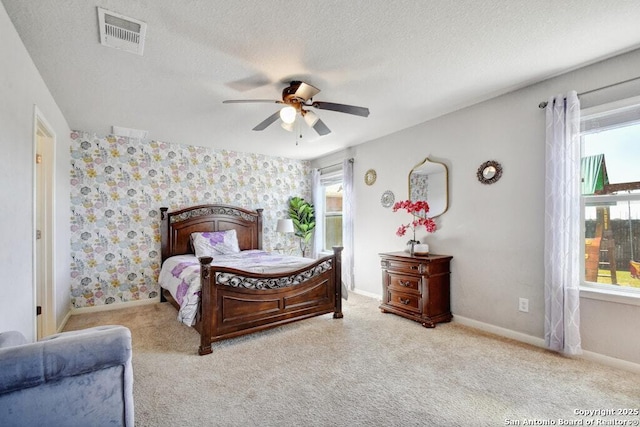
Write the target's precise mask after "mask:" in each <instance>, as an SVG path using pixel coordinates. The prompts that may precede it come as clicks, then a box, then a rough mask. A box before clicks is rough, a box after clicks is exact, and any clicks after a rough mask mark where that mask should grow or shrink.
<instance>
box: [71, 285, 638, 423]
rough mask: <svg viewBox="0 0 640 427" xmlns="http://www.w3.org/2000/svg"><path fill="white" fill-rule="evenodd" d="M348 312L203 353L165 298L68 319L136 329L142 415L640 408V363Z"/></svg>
mask: <svg viewBox="0 0 640 427" xmlns="http://www.w3.org/2000/svg"><path fill="white" fill-rule="evenodd" d="M343 311H344V319H333V318H332V316H331V315H324V316H320V317H316V318H312V319H307V320H303V321H301V322H297V323H294V324H290V325H286V326H282V327H279V328H275V329H271V330H268V331H265V332H261V333H257V334H253V335H250V336H244V337H240V338H235V339H231V340H226V341H222V342H219V343H214V347H213V349H214V350H213V354H210V355H207V356H198V355H197V348H198V343H199V336H198V334H197V332H196V331H195V330H193V329H191V328H189V327H187V326H184V325H182V324H180V323H178V321H177V320H176V314H177V312H176V310H175V309H174V308H173V307H172V306H170V305H169V304H168V303H165V304H154V305H149V306H142V307H131V308H125V309H121V310H116V311H110V312H99V313H90V314H82V315H77V316H72V317H71V319H70V320H69V322H68V323H67V325H66V328H65V330H75V329H83V328H86V327H90V326H95V325H102V324H120V325H124V326H127V327H128V328H129V329H131V332H132V336H133V370H134V381H135V382H134V399H135V411H136V425H139V426H196V425H206V426H301V425H305V426H499V425H509V420H515V421H519V422H520V425H523V423H524V421H526V420H530V421H536V420H553V421H554V422H555V423H556V425H558V424H559V421H560V420H583V422H585V421H586V420H594V422H596V420H604V421H612V420H614V419H615V420H624V419H628V420H639V419H640V417H623V416H618V415H613V416H586V415H577V414H576V413H575V411H576V410H599V409H617V408H638V407H640V375H638V374H633V373H629V372H625V371H620V370H615V369H611V368H608V367H605V366H601V365H598V364H595V363H592V362H588V361H584V360H573V359H568V358H564V357H561V356H559V355H557V354H555V353H551V352H548V351H545V350H542V349H539V348H536V347H531V346H528V345H524V344H521V343H518V342H515V341H510V340H506V339H502V338H499V337H495V336H492V335H489V334H484V333H481V332H478V331H476V330H473V329H470V328H466V327H464V326H461V325H458V324H455V323H449V324H440V325H438V327H437V328H435V329H426V328H423V327H422V326H421V325H420V324H418V323H416V322H412V321H410V320H407V319H404V318H401V317H399V316H395V315H393V314H383V313H381V312H380V311H379V310H378V301H376V300H375V299H371V298H367V297H364V296H361V295H355V294H351V295H349V300H348V301H344V304H343ZM511 425H515V424H511ZM594 425H597V424H594ZM600 425H604V424H600Z"/></svg>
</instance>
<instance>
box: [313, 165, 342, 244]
mask: <svg viewBox="0 0 640 427" xmlns="http://www.w3.org/2000/svg"><path fill="white" fill-rule="evenodd" d="M342 177H343V174H342V165H335V166H331V167H328V168H325V169H324V170H323V171H322V172H321V174H320V185H319V191H318V193H319V194H317V195H316V196H314V200H316V204H315V208H316V226H317V228H318V234H319V235H321V236H322V242H321V244H320V246H321V248H320V247H318V246H316V247H317V248H318V250H320V251H321V252H323V253H332V252H333V246H342V197H343V194H344V191H343V187H342V184H343V182H342Z"/></svg>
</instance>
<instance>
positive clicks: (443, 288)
mask: <svg viewBox="0 0 640 427" xmlns="http://www.w3.org/2000/svg"><path fill="white" fill-rule="evenodd" d="M380 258H381V266H382V304H381V305H380V310H382V312H383V313H394V314H398V315H400V316H404V317H406V318H408V319H412V320H415V321H416V322H420V323H422V326H424V327H426V328H435V326H436V323H442V322H449V321H451V319H452V317H453V316H452V315H451V304H450V285H449V271H450V270H449V262H450V261H451V259H452V258H453V257H452V256H448V255H428V256H411V255H409V254H408V253H406V252H388V253H382V254H380Z"/></svg>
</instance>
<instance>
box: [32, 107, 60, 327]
mask: <svg viewBox="0 0 640 427" xmlns="http://www.w3.org/2000/svg"><path fill="white" fill-rule="evenodd" d="M55 140H56V138H55V133H54V132H53V130H52V128H51V126H49V124H48V123H47V121H46V119H45V118H44V116H43V115H42V113H41V112H40V110H38V108H37V107H35V111H34V149H35V156H34V157H35V159H34V163H35V167H34V184H35V185H34V207H35V212H34V233H33V235H34V263H33V266H34V267H33V269H34V271H33V277H34V295H35V301H34V313H35V316H36V322H35V324H36V335H35V336H36V337H37V338H38V339H41V338H42V337H46V336H47V335H51V334H53V333H55V332H56V320H55V300H54V295H55V294H54V289H53V265H54V262H53V256H54V254H53V242H54V241H55V240H54V227H53V212H54V205H53V202H54V194H53V193H54V164H55V162H54V160H55V159H54V153H55Z"/></svg>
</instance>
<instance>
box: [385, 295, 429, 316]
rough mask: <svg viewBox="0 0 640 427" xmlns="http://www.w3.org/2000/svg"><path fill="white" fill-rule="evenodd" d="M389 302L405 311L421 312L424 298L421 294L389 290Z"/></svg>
mask: <svg viewBox="0 0 640 427" xmlns="http://www.w3.org/2000/svg"><path fill="white" fill-rule="evenodd" d="M388 297H389V302H388V304H389V305H391V306H393V307H396V308H399V309H401V310H405V311H412V312H414V313H418V314H419V313H420V312H421V305H422V304H421V303H422V298H421V297H420V295H413V294H407V293H404V292H394V291H392V290H389V291H388Z"/></svg>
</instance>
